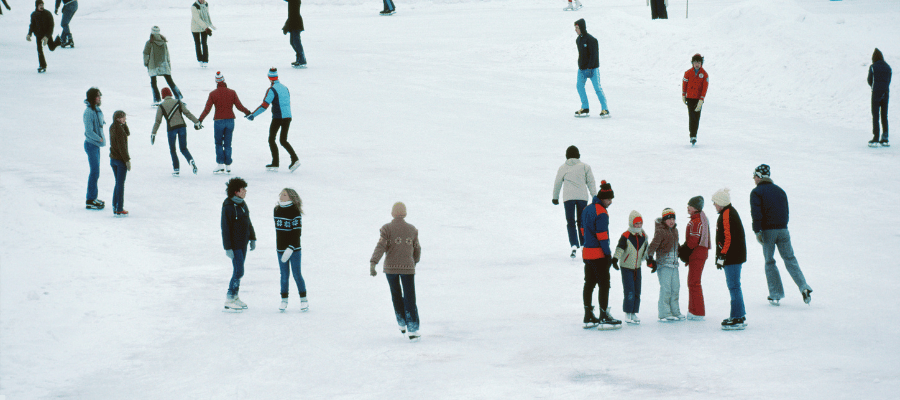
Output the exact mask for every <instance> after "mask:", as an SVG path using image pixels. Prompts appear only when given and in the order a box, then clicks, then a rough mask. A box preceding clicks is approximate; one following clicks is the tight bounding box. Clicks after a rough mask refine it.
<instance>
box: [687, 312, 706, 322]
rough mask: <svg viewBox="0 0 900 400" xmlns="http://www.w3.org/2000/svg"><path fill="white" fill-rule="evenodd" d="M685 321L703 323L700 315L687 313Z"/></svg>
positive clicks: (702, 317)
mask: <svg viewBox="0 0 900 400" xmlns="http://www.w3.org/2000/svg"><path fill="white" fill-rule="evenodd" d="M687 319H688V320H691V321H703V320H704V319H705V317H704V316H702V315H694V314H691V313H690V312H689V313H687Z"/></svg>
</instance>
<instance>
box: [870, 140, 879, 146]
mask: <svg viewBox="0 0 900 400" xmlns="http://www.w3.org/2000/svg"><path fill="white" fill-rule="evenodd" d="M869 147H878V141H877V140H875V139H872V140H870V141H869Z"/></svg>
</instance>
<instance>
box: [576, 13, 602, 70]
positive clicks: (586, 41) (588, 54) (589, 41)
mask: <svg viewBox="0 0 900 400" xmlns="http://www.w3.org/2000/svg"><path fill="white" fill-rule="evenodd" d="M575 24H576V25H578V28H580V29H581V35H580V36H578V38H577V39H575V45H577V46H578V69H594V68H600V50H599V47H600V46H599V45H598V44H597V39H595V38H594V37H593V36H591V35H590V34H589V33H587V27H586V26H585V22H584V18H582V19H579V20H578V21H575Z"/></svg>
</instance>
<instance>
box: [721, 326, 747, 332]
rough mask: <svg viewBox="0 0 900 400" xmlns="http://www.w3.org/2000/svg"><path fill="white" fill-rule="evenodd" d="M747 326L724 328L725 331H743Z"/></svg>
mask: <svg viewBox="0 0 900 400" xmlns="http://www.w3.org/2000/svg"><path fill="white" fill-rule="evenodd" d="M746 327H747V326H746V325H732V326H723V327H722V330H723V331H742V330H744V328H746Z"/></svg>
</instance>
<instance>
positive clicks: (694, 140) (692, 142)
mask: <svg viewBox="0 0 900 400" xmlns="http://www.w3.org/2000/svg"><path fill="white" fill-rule="evenodd" d="M696 145H697V138H695V137H692V138H691V147H693V146H696Z"/></svg>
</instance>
